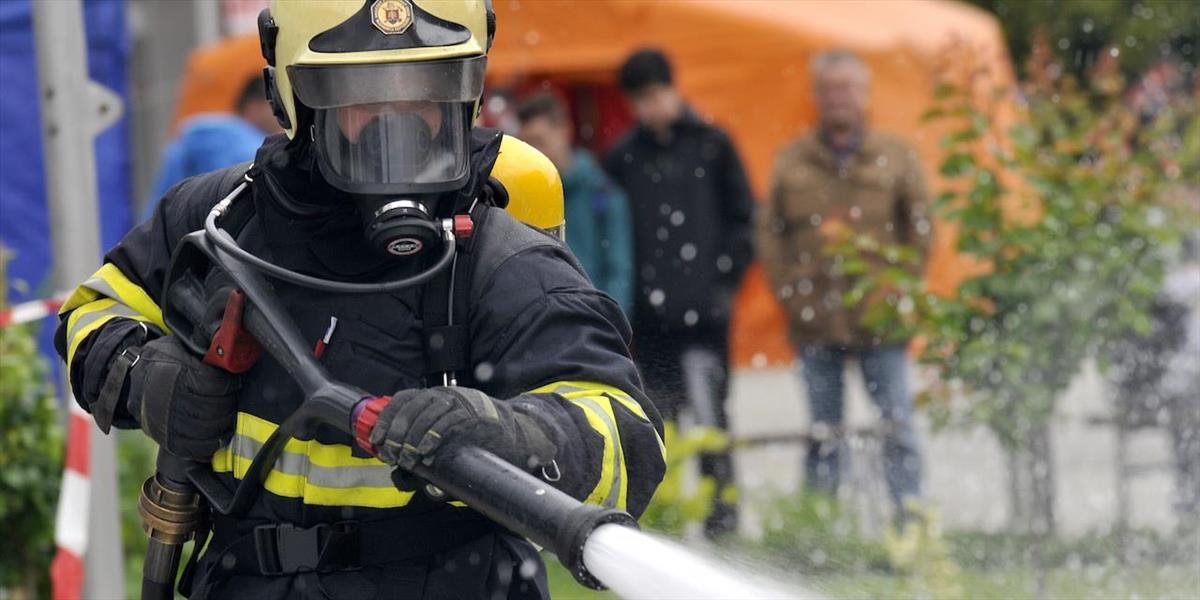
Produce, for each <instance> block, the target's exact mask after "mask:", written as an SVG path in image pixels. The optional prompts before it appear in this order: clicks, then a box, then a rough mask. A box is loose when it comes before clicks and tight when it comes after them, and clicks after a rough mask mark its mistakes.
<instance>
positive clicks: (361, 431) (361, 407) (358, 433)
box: [352, 396, 392, 455]
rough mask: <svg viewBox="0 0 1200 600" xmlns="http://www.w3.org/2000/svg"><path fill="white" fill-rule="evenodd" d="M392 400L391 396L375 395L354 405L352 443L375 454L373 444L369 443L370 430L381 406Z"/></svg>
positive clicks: (377, 419)
mask: <svg viewBox="0 0 1200 600" xmlns="http://www.w3.org/2000/svg"><path fill="white" fill-rule="evenodd" d="M391 401H392V397H391V396H375V397H374V398H367V399H365V400H363V401H362V402H359V403H358V405H356V406H355V407H354V413H353V415H352V416H353V419H354V443H356V444H358V447H359V448H362V449H363V450H366V451H367V452H370V453H371V454H372V455H374V454H375V445H374V444H372V443H371V430H372V429H374V428H375V424H376V423H378V422H379V413H380V412H382V411H383V407H385V406H387V404H388V402H391Z"/></svg>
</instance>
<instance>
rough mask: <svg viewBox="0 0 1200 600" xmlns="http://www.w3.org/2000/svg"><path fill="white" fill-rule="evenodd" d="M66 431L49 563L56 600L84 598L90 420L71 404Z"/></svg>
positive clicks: (89, 497)
mask: <svg viewBox="0 0 1200 600" xmlns="http://www.w3.org/2000/svg"><path fill="white" fill-rule="evenodd" d="M70 405H71V415H70V420H69V426H68V429H67V432H68V433H67V460H66V464H65V465H64V467H65V468H64V469H63V480H62V490H61V491H60V492H59V495H58V511H57V513H56V514H55V516H54V543H55V545H57V546H58V552H57V553H56V554H55V555H54V561H53V562H51V563H50V583H51V586H52V589H53V591H52V594H53V597H54V598H55V600H76V599H77V598H80V597H81V596H82V595H83V576H84V562H83V557H84V552H86V551H87V545H88V514H89V513H90V512H91V506H90V501H91V485H92V484H91V478H90V477H89V475H88V473H89V469H90V463H91V434H92V430H93V429H95V426H94V425H92V417H91V416H90V415H88V414H87V413H86V412H84V411H83V409H82V408H79V405H78V404H76V403H74V402H71V403H70Z"/></svg>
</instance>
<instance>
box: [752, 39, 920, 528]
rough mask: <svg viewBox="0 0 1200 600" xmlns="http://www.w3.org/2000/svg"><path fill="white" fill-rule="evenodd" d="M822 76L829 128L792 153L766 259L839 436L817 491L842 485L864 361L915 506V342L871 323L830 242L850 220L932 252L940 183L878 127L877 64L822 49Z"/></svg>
mask: <svg viewBox="0 0 1200 600" xmlns="http://www.w3.org/2000/svg"><path fill="white" fill-rule="evenodd" d="M812 78H813V94H814V96H815V100H816V106H817V111H818V118H817V127H816V129H815V130H814V131H812V132H810V133H808V134H807V135H805V136H803V137H801V138H800V139H799V140H796V141H795V142H793V143H792V144H791V145H789V146H787V147H786V148H785V149H784V150H783V152H782V153H781V154H780V156H779V158H778V160H777V162H776V165H775V173H774V176H773V181H772V185H771V195H770V198H769V199H768V203H767V207H766V210H765V211H764V212H763V214H762V215H760V219H759V221H758V228H757V242H758V251H759V256H760V259H761V261H762V263H763V267H764V269H765V270H766V273H767V278H768V279H769V281H770V283H771V286H772V289H774V290H776V292H777V294H778V295H779V297H780V299H781V300H782V301H783V303H784V305H785V307H786V308H787V310H788V314H789V317H790V320H791V327H790V333H791V338H792V341H793V343H794V344H796V346H797V347H798V350H799V354H800V357H801V359H802V361H803V365H804V379H805V382H806V384H807V388H808V398H809V403H810V406H811V414H812V418H813V423H814V427H813V430H814V433H820V432H822V431H825V432H832V433H833V435H831V436H824V435H814V439H813V441H812V442H811V443H810V448H809V452H808V457H807V459H806V471H807V479H806V481H807V485H808V486H810V488H811V489H815V490H818V491H823V492H827V493H830V494H833V493H836V491H837V486H838V483H839V472H838V471H839V468H838V466H839V460H841V456H840V455H841V453H842V445H843V443H842V441H841V440H840V439H839V438H840V437H841V436H840V435H839V434H838V433H837V432H839V431H840V427H841V424H842V415H843V408H844V394H843V371H844V366H845V363H846V360H847V359H849V358H856V359H858V361H859V363H860V364H861V367H862V371H863V377H864V379H865V381H866V384H867V390H868V392H869V393H870V396H871V398H872V399H873V400H874V402H875V404H876V405H877V406H878V407H879V409H880V412H881V413H882V418H883V435H884V440H883V448H884V462H885V464H884V467H885V472H886V477H887V484H888V489H889V490H890V492H891V495H892V499H893V501H894V502H895V503H896V504H897V507H898V508H903V505H904V503H905V501H907V500H908V499H909V498H915V497H917V496H918V495H919V494H920V484H921V457H920V454H919V449H918V443H917V438H916V434H915V432H914V431H913V426H912V412H913V398H912V393H911V391H910V389H909V382H908V375H907V356H906V352H905V346H906V344H904V343H903V342H894V341H890V342H883V341H881V340H880V339H879V337H877V336H876V335H874V334H872V333H870V332H868V331H865V330H864V329H863V328H862V327H861V326H860V325H859V317H860V316H861V308H862V307H847V306H846V305H845V304H844V303H843V297H844V294H845V293H846V292H847V291H848V290H849V289H850V288H851V286H852V285H853V282H852V281H848V280H847V279H846V278H845V277H843V276H839V275H837V274H835V273H834V272H833V266H834V264H833V263H834V261H833V260H832V259H831V258H829V257H828V256H826V255H824V254H823V253H822V248H823V246H824V245H825V244H826V242H827V241H828V237H829V235H831V234H832V233H833V232H836V231H838V230H842V231H844V230H845V229H846V228H849V229H850V230H852V231H854V232H855V233H861V234H869V235H871V236H873V237H874V238H875V239H876V240H878V241H879V242H880V243H885V244H905V245H909V246H913V247H915V248H917V249H918V250H919V251H920V252H921V255H922V257H924V255H925V253H926V251H927V249H928V246H929V240H930V223H929V221H928V220H927V219H926V217H925V213H924V207H925V204H926V201H927V200H928V191H927V189H926V186H925V181H924V177H923V176H922V171H921V165H920V163H919V160H918V158H917V155H916V153H915V152H914V151H913V149H912V148H911V147H910V146H909V145H908V144H907V143H906V142H904V141H903V140H901V139H899V138H897V137H895V136H892V135H889V134H886V133H882V132H879V131H875V130H872V129H870V128H869V127H868V125H867V118H866V117H867V114H866V113H867V100H868V90H869V85H870V71H869V70H868V68H867V66H866V65H865V64H864V63H863V61H862V60H861V59H860V58H858V56H856V55H854V54H853V53H850V52H847V51H840V50H835V51H830V52H826V53H824V54H821V55H819V56H817V57H816V58H815V59H814V60H813V62H812ZM897 514H898V515H902V514H903V513H902V512H898V513H897Z"/></svg>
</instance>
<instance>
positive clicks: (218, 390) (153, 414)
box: [127, 335, 241, 460]
mask: <svg viewBox="0 0 1200 600" xmlns="http://www.w3.org/2000/svg"><path fill="white" fill-rule="evenodd" d="M240 387H241V379H240V378H239V377H238V376H236V375H233V374H231V373H228V372H226V371H223V370H221V369H218V368H216V367H213V366H209V365H206V364H204V363H203V362H201V361H200V358H198V357H196V356H194V355H192V353H190V352H188V350H187V349H186V348H184V347H183V345H182V344H180V343H179V342H178V341H177V340H176V339H175V336H171V335H168V336H164V337H160V338H158V339H156V340H153V341H150V342H147V343H146V344H145V345H143V346H142V350H141V354H140V356H139V357H138V361H137V364H135V365H134V366H133V368H132V372H131V373H130V387H129V400H128V404H127V407H128V409H129V412H130V414H133V415H137V416H138V420H139V422H140V423H141V425H142V429H143V430H144V431H145V432H146V435H149V436H150V438H151V439H153V440H154V441H156V442H158V444H159V445H160V446H162V448H163V449H165V450H166V451H167V452H170V453H171V454H174V455H176V456H180V457H183V458H191V459H195V460H208V459H209V458H211V457H212V455H213V453H214V452H216V451H217V450H218V449H219V448H220V447H221V446H222V445H223V443H224V442H225V441H226V440H228V439H229V437H230V436H231V434H232V432H233V429H234V426H235V424H236V423H237V391H238V389H239V388H240Z"/></svg>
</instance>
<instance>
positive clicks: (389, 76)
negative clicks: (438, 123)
mask: <svg viewBox="0 0 1200 600" xmlns="http://www.w3.org/2000/svg"><path fill="white" fill-rule="evenodd" d="M486 64H487V59H486V58H484V57H482V56H473V57H470V58H462V59H454V60H439V61H425V62H411V63H380V64H366V65H362V64H360V65H328V66H312V65H293V66H290V67H288V77H289V78H290V79H291V81H292V87H293V88H294V89H295V91H296V96H298V97H299V98H300V101H301V102H303V103H304V105H305V106H308V107H310V108H317V109H320V108H333V107H337V106H351V105H355V104H376V103H380V102H395V101H397V100H408V101H419V100H424V101H430V102H474V101H475V100H477V99H479V97H480V96H481V95H483V72H484V67H485V66H486Z"/></svg>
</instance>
